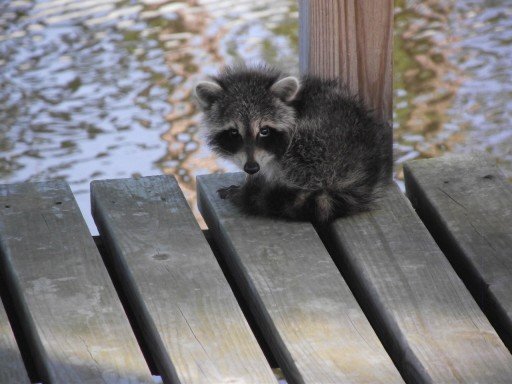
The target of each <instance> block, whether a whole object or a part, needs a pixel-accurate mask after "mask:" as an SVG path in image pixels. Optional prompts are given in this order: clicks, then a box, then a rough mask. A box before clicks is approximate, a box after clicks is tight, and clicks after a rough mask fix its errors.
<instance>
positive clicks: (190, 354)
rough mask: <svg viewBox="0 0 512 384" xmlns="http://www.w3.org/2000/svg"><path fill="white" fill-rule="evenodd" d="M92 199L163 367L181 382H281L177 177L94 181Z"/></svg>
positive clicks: (128, 292)
mask: <svg viewBox="0 0 512 384" xmlns="http://www.w3.org/2000/svg"><path fill="white" fill-rule="evenodd" d="M91 198H92V206H93V216H94V219H95V221H96V224H97V226H98V230H99V232H100V235H101V237H102V241H103V244H105V245H106V246H107V248H108V249H109V250H110V252H109V255H108V257H109V258H110V261H109V263H108V265H111V266H112V269H111V271H112V272H113V273H115V274H116V275H118V278H119V280H120V281H121V282H122V287H121V288H122V289H123V290H124V291H125V294H124V295H123V296H125V297H128V298H129V302H128V303H126V304H127V305H128V307H130V308H131V312H132V313H133V315H134V316H135V318H136V321H137V323H138V325H139V328H142V329H144V336H145V337H146V338H148V337H149V338H150V339H151V342H150V343H148V344H149V347H150V350H151V353H152V356H153V360H154V361H155V364H156V365H157V367H158V369H159V372H160V373H161V374H162V375H165V376H171V374H172V375H174V376H176V377H179V381H180V382H182V383H205V384H209V383H219V384H220V383H233V382H236V383H255V384H256V383H257V384H259V383H275V382H276V379H275V377H274V375H273V373H272V370H271V369H270V366H269V365H268V363H267V361H266V360H265V356H264V355H263V353H262V351H261V349H260V348H259V346H258V344H257V341H256V339H255V338H254V336H253V334H252V333H251V330H250V328H249V326H248V324H247V322H246V320H245V318H244V316H243V314H242V311H241V310H240V308H239V307H238V304H237V302H236V299H235V297H234V295H233V293H232V292H231V289H230V287H229V285H228V283H227V281H226V280H225V278H224V276H223V274H222V271H221V269H220V267H219V265H218V263H217V261H216V260H215V257H214V255H213V253H212V251H211V249H210V248H209V246H208V243H207V242H206V240H205V238H204V236H203V234H202V233H201V229H200V228H199V226H198V224H197V222H196V220H195V218H194V216H193V215H192V212H191V211H190V208H189V207H188V204H187V202H186V200H185V198H184V196H183V194H182V192H181V190H180V189H179V186H178V183H177V182H176V180H175V178H174V177H172V176H154V177H143V178H140V179H138V180H135V179H122V180H105V181H94V182H93V183H92V184H91ZM171 361H172V363H173V364H174V365H173V366H172V365H171ZM171 370H172V371H173V372H170V371H171Z"/></svg>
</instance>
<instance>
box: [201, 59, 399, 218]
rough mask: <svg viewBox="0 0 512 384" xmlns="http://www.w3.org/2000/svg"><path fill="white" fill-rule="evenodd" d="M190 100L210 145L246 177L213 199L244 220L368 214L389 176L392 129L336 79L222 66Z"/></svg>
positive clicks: (224, 189) (263, 67) (202, 83)
mask: <svg viewBox="0 0 512 384" xmlns="http://www.w3.org/2000/svg"><path fill="white" fill-rule="evenodd" d="M195 97H196V100H197V102H198V104H199V107H200V109H201V110H202V112H203V123H204V124H203V125H204V130H205V132H204V133H205V136H206V140H207V143H208V145H209V147H210V148H211V149H212V150H213V151H214V152H215V153H217V154H218V155H219V156H221V157H223V158H226V159H229V160H231V161H233V162H234V163H235V164H237V165H238V166H239V167H240V168H241V169H243V170H244V171H245V172H246V173H247V174H248V176H247V178H246V181H245V183H244V184H243V185H240V186H230V187H227V188H223V189H221V190H219V191H218V193H219V195H220V197H221V198H223V199H226V198H227V199H230V200H232V201H233V202H234V203H235V204H236V205H238V206H239V207H240V208H241V209H242V210H243V211H245V212H246V213H249V214H257V215H267V216H276V217H282V218H287V219H292V220H309V221H313V222H317V223H327V222H329V221H331V220H333V219H335V218H337V217H340V216H344V215H348V214H352V213H355V212H360V211H364V210H368V209H369V208H370V207H371V204H372V202H373V201H374V200H375V198H376V197H377V196H378V194H379V190H380V189H381V187H382V186H383V185H384V184H386V183H387V182H388V181H389V180H390V178H391V171H392V153H391V140H392V138H391V129H390V128H389V126H387V124H385V123H384V122H382V121H379V120H378V119H377V118H375V117H374V116H373V115H372V113H370V111H369V110H368V109H367V108H366V107H365V106H364V105H363V103H362V102H361V101H360V100H359V99H358V98H356V97H354V96H353V95H351V94H350V92H349V91H348V89H347V88H346V87H345V86H344V85H343V84H342V82H341V81H340V80H339V79H333V80H325V79H321V78H319V77H315V76H311V75H306V76H303V77H301V78H300V79H298V78H296V77H293V76H288V75H286V74H284V73H282V72H281V71H280V70H278V69H275V68H272V67H268V66H259V67H246V66H237V67H228V68H226V69H225V70H223V71H222V72H221V73H220V74H218V75H217V76H215V77H213V78H212V81H202V82H199V83H198V84H197V85H196V87H195Z"/></svg>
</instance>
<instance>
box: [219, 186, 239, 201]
mask: <svg viewBox="0 0 512 384" xmlns="http://www.w3.org/2000/svg"><path fill="white" fill-rule="evenodd" d="M239 189H240V187H239V186H238V185H230V186H229V187H226V188H221V189H219V190H217V193H218V194H219V197H220V198H221V199H222V200H225V199H229V198H230V197H232V196H233V195H234V194H235V193H236V192H238V190H239Z"/></svg>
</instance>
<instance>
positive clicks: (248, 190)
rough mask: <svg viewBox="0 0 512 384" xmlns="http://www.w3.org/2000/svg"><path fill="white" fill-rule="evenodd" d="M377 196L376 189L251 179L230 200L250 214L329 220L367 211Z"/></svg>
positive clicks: (320, 221)
mask: <svg viewBox="0 0 512 384" xmlns="http://www.w3.org/2000/svg"><path fill="white" fill-rule="evenodd" d="M375 197H376V194H375V192H374V191H373V188H372V189H371V190H369V189H368V188H350V189H347V190H343V191H339V190H337V191H329V190H304V189H295V188H289V187H284V186H271V187H269V186H262V185H259V184H257V183H251V182H248V183H246V184H245V185H244V186H242V187H241V188H240V189H239V190H238V191H237V193H236V194H234V195H232V196H231V199H232V200H233V202H234V203H235V204H236V205H238V206H239V207H240V208H241V209H242V210H243V211H244V212H246V213H249V214H254V215H265V216H273V217H282V218H287V219H292V220H308V221H313V222H317V223H327V222H329V221H332V220H334V219H336V218H337V217H341V216H346V215H348V214H352V213H355V212H361V211H365V210H368V209H369V208H370V205H371V203H372V202H373V200H374V199H375Z"/></svg>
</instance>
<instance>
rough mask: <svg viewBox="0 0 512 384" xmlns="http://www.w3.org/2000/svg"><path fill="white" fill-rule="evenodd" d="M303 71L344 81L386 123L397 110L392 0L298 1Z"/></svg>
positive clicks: (389, 121)
mask: <svg viewBox="0 0 512 384" xmlns="http://www.w3.org/2000/svg"><path fill="white" fill-rule="evenodd" d="M299 3H300V8H299V10H300V31H299V41H300V44H299V46H300V69H301V72H302V73H311V74H314V75H318V76H322V77H326V78H333V77H340V78H341V79H342V80H343V81H344V82H345V83H346V84H347V85H348V87H349V88H350V90H351V91H352V92H353V93H354V94H355V95H359V96H360V97H361V98H362V99H363V100H364V101H365V102H366V104H367V105H368V106H369V107H370V108H372V109H374V110H375V112H376V114H377V116H379V117H381V118H383V119H384V120H385V121H387V122H388V123H391V120H392V108H393V94H392V92H393V88H392V87H393V0H378V1H375V0H300V2H299Z"/></svg>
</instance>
